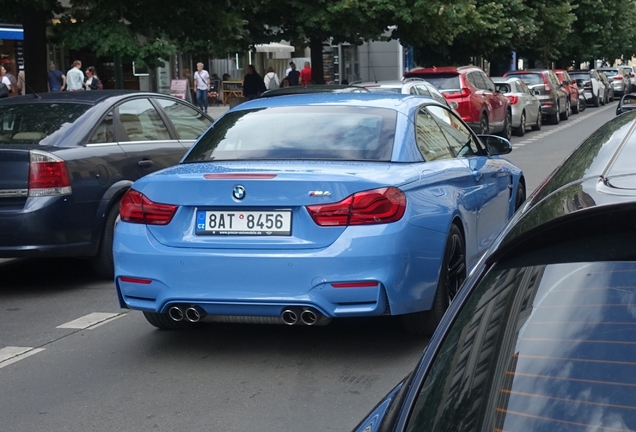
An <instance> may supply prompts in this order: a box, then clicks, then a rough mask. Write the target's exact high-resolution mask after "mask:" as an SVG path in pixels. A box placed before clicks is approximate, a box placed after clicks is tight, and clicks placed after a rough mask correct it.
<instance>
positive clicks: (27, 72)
mask: <svg viewBox="0 0 636 432" xmlns="http://www.w3.org/2000/svg"><path fill="white" fill-rule="evenodd" d="M49 16H50V12H48V11H43V10H40V9H34V8H29V9H27V10H25V11H24V12H23V15H22V27H23V29H24V79H25V81H26V92H27V93H45V92H47V91H48V83H47V79H46V74H47V73H48V70H49V68H48V65H47V64H46V57H47V55H46V54H47V52H46V51H47V49H46V25H47V21H48V18H49ZM16 73H17V72H16Z"/></svg>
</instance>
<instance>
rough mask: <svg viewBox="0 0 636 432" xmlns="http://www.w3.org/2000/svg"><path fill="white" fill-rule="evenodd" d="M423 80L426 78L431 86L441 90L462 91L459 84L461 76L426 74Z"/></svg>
mask: <svg viewBox="0 0 636 432" xmlns="http://www.w3.org/2000/svg"><path fill="white" fill-rule="evenodd" d="M422 78H425V79H426V81H428V82H429V83H430V84H433V85H434V86H435V87H437V88H438V89H440V90H460V89H461V85H460V83H459V75H457V74H451V73H445V74H441V73H440V74H426V75H423V76H422Z"/></svg>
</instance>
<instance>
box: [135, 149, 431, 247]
mask: <svg viewBox="0 0 636 432" xmlns="http://www.w3.org/2000/svg"><path fill="white" fill-rule="evenodd" d="M418 179H419V174H418V172H417V170H415V169H414V168H413V167H412V166H411V165H407V164H395V163H383V162H294V161H289V162H285V161H277V162H256V161H255V162H227V163H226V162H218V163H196V164H183V165H179V166H177V167H173V168H169V169H167V170H164V171H161V172H159V173H157V174H153V175H149V176H147V177H144V178H143V179H141V180H139V181H138V182H137V183H136V184H135V186H134V189H136V190H138V191H139V192H141V193H142V194H144V195H145V196H146V197H148V198H149V199H150V200H151V201H153V202H156V203H163V204H173V205H178V206H179V209H178V210H177V212H176V214H175V216H174V218H173V220H172V221H171V222H170V223H169V224H168V225H166V226H150V225H149V226H148V229H149V231H150V232H151V233H152V235H153V236H154V237H155V238H156V239H157V240H158V241H159V242H160V243H162V244H164V245H167V246H172V247H189V248H190V247H197V248H216V249H219V248H221V249H224V248H228V249H244V248H245V249H246V248H249V249H280V248H284V249H311V248H321V247H326V246H328V245H330V244H331V243H333V242H334V241H335V240H336V239H337V238H338V236H340V234H341V233H342V232H343V231H344V230H345V229H346V227H321V226H318V225H317V224H316V223H315V222H314V221H313V219H312V218H311V216H310V215H309V212H308V211H307V209H306V206H310V205H320V204H328V203H336V202H339V201H341V200H343V199H345V198H347V197H349V196H350V195H352V194H354V193H356V192H360V191H365V190H371V189H378V188H382V187H386V186H401V185H404V184H407V183H410V182H413V181H416V180H418ZM238 186H241V187H242V188H243V191H244V197H243V198H242V199H237V198H235V197H234V195H233V191H234V189H235V188H236V187H238ZM206 211H219V212H227V213H231V214H234V215H235V216H236V217H237V218H238V217H239V216H240V215H241V214H245V215H247V213H242V212H262V213H263V214H276V212H288V215H289V217H290V218H291V219H290V221H291V229H290V231H291V232H290V235H270V234H266V233H265V234H262V235H236V234H233V235H221V234H214V235H209V234H197V232H196V229H195V227H196V223H197V212H206ZM206 215H207V214H206Z"/></svg>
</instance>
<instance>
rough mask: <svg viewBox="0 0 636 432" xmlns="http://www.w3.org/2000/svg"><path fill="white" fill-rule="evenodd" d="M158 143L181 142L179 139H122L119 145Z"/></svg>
mask: <svg viewBox="0 0 636 432" xmlns="http://www.w3.org/2000/svg"><path fill="white" fill-rule="evenodd" d="M157 143H161V144H172V143H176V144H180V142H179V140H144V141H121V142H120V143H119V145H122V146H125V145H132V144H157Z"/></svg>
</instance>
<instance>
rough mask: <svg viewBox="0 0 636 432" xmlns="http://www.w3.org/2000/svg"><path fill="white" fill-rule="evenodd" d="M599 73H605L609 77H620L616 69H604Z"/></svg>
mask: <svg viewBox="0 0 636 432" xmlns="http://www.w3.org/2000/svg"><path fill="white" fill-rule="evenodd" d="M599 72H603V73H604V74H605V75H607V76H608V77H612V76H614V75H618V71H617V70H616V69H603V70H600V71H599Z"/></svg>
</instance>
